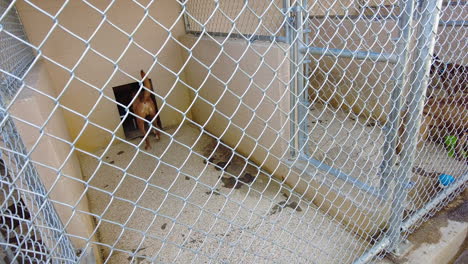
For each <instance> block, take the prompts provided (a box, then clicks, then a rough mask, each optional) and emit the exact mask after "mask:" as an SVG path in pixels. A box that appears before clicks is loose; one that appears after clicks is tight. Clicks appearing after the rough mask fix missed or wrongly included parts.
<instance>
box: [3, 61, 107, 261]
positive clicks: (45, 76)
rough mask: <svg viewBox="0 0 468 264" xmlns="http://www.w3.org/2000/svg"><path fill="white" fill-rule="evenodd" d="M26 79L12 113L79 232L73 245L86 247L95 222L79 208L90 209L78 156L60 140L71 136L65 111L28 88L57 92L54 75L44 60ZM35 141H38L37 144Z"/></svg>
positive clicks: (62, 212) (56, 201) (63, 214)
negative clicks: (41, 129) (82, 181)
mask: <svg viewBox="0 0 468 264" xmlns="http://www.w3.org/2000/svg"><path fill="white" fill-rule="evenodd" d="M25 83H26V85H27V87H25V88H24V89H23V90H22V91H21V92H20V94H19V95H18V97H17V98H16V100H15V101H14V103H13V104H12V108H11V110H10V113H11V115H12V116H13V117H14V122H15V125H16V127H17V129H18V132H19V134H20V136H21V138H22V139H23V143H24V144H25V147H26V148H27V149H28V151H31V160H32V161H33V162H34V165H35V167H36V169H37V171H38V173H39V176H40V178H41V180H42V183H43V184H44V185H45V187H46V189H47V190H48V191H49V192H50V198H51V200H52V201H53V205H54V207H55V209H56V210H57V213H58V215H59V217H60V219H61V220H62V223H64V224H67V223H68V225H67V226H66V230H67V232H68V233H69V234H70V235H72V236H77V237H73V238H72V242H73V244H74V246H75V247H76V248H84V247H85V246H86V244H87V240H88V239H90V240H95V238H94V236H93V232H94V222H93V219H92V217H91V216H90V215H88V214H84V213H81V212H78V210H79V211H83V212H88V211H89V209H88V200H87V197H86V195H83V193H84V191H85V186H84V184H82V183H81V182H80V181H81V180H82V175H81V168H80V164H79V162H78V159H77V157H76V156H75V155H74V154H73V153H71V152H72V149H71V147H70V145H69V144H66V143H63V142H62V141H61V140H65V141H70V140H71V139H70V136H69V134H68V130H67V127H66V125H65V122H64V115H63V111H62V110H61V109H60V108H58V109H54V107H55V103H54V101H53V100H51V99H50V98H48V97H46V96H44V95H41V94H40V93H38V92H36V91H33V90H32V89H30V88H28V87H32V88H34V89H36V90H37V91H40V92H42V93H44V94H46V95H49V96H52V97H55V96H56V94H55V91H54V89H53V82H52V80H51V76H50V75H49V73H48V71H47V70H46V67H45V64H44V63H43V62H42V61H39V62H38V63H37V64H36V65H35V66H34V68H33V69H32V71H31V72H30V73H29V74H28V76H27V78H26V80H25ZM49 117H50V119H49ZM46 122H47V123H46ZM31 124H32V125H31ZM35 126H36V127H35ZM38 127H43V128H44V129H43V131H44V132H43V133H41V131H40V129H39V128H38ZM57 138H59V139H60V140H59V139H57ZM35 144H37V145H36V146H35V148H34V145H35ZM62 166H63V167H62ZM60 203H61V204H60ZM63 204H66V205H67V206H65V205H63ZM73 207H75V209H73ZM78 237H79V238H78ZM94 247H96V246H94ZM96 248H97V247H96ZM95 254H96V259H98V260H100V258H99V251H98V250H95Z"/></svg>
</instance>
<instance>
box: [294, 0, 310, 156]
mask: <svg viewBox="0 0 468 264" xmlns="http://www.w3.org/2000/svg"><path fill="white" fill-rule="evenodd" d="M305 5H307V1H306V0H303V1H302V4H301V5H296V9H295V11H296V17H295V29H296V35H297V36H296V39H295V43H296V44H295V45H294V49H295V53H296V58H295V59H296V60H295V61H294V64H296V67H297V73H296V90H297V96H298V99H299V102H298V104H297V112H298V113H297V115H298V117H297V118H298V122H299V130H298V145H299V146H298V147H299V152H300V155H301V156H307V153H308V152H309V148H308V144H307V142H308V136H309V133H308V129H307V116H308V111H309V107H308V105H309V95H308V91H307V89H306V87H305V86H304V56H305V55H304V53H302V52H301V51H300V48H301V46H302V45H303V44H304V8H305Z"/></svg>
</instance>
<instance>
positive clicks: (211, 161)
mask: <svg viewBox="0 0 468 264" xmlns="http://www.w3.org/2000/svg"><path fill="white" fill-rule="evenodd" d="M213 161H214V157H212V158H211V159H209V160H206V159H204V160H203V164H206V163H208V162H209V163H213Z"/></svg>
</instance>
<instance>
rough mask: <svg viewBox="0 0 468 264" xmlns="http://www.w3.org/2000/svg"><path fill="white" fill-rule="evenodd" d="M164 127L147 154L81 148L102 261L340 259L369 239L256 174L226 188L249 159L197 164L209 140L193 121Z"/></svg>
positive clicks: (124, 148)
mask: <svg viewBox="0 0 468 264" xmlns="http://www.w3.org/2000/svg"><path fill="white" fill-rule="evenodd" d="M166 132H169V133H174V136H173V137H169V136H167V135H166V136H162V139H161V140H160V141H159V142H156V141H155V140H154V138H152V139H151V141H152V146H153V149H152V150H151V151H150V152H148V153H147V154H145V153H143V152H141V151H138V150H137V149H136V148H135V147H134V146H132V145H131V144H129V143H125V142H121V143H118V144H114V145H112V146H111V147H110V148H109V149H108V150H107V151H106V152H105V153H104V151H100V152H98V153H96V155H99V156H101V157H102V162H101V163H99V160H98V159H97V158H94V157H91V156H89V155H81V154H80V160H81V164H82V170H83V173H84V177H85V179H86V180H89V189H88V193H87V195H88V198H89V200H90V206H91V210H92V212H93V213H94V214H96V216H97V217H96V222H97V224H98V231H99V236H100V242H101V243H103V244H106V245H107V246H102V251H103V253H104V256H105V260H106V262H107V263H129V261H136V262H139V263H150V262H152V261H156V262H163V263H224V262H229V263H271V262H277V263H289V262H295V263H347V262H350V261H351V259H352V258H351V256H352V255H354V256H358V255H359V254H360V253H361V252H363V251H364V250H365V249H366V246H368V245H367V244H366V242H362V241H358V240H357V239H356V238H355V236H354V235H352V234H350V233H348V232H346V231H344V228H343V227H342V226H340V224H339V223H337V221H335V220H333V219H330V218H329V217H327V216H326V215H324V214H322V213H321V212H320V211H319V210H318V209H317V208H316V207H315V206H314V205H312V204H310V203H305V202H303V201H301V200H300V198H299V197H296V196H294V195H291V193H290V192H289V190H287V189H284V188H281V187H280V186H281V185H280V184H278V183H277V182H275V181H274V180H272V179H271V178H269V177H268V176H267V175H265V174H262V173H257V174H258V175H255V178H254V179H250V183H241V184H240V186H237V188H234V186H236V184H234V185H229V183H230V181H229V180H228V181H226V179H229V178H232V177H234V178H237V179H239V177H241V178H242V177H243V176H245V173H247V172H248V171H249V168H248V166H246V165H245V164H244V165H242V164H241V165H239V164H237V165H238V166H240V167H241V168H244V169H238V168H239V167H238V168H237V169H236V168H228V169H226V170H217V169H216V167H215V166H214V165H213V163H215V164H216V163H217V161H216V160H211V161H212V162H213V163H210V162H208V163H207V164H205V163H204V160H205V158H204V157H203V156H202V154H204V153H206V147H207V146H212V145H213V139H212V138H210V137H208V136H206V135H205V134H201V133H200V131H199V130H198V129H197V128H195V127H192V126H190V125H185V126H183V127H181V129H180V130H178V131H177V132H175V131H166ZM130 143H134V144H138V143H139V140H138V139H137V140H133V141H131V142H130ZM213 156H216V155H213ZM249 166H250V165H249ZM236 171H237V172H238V173H239V174H243V175H235V173H236ZM250 172H251V173H252V168H250ZM257 172H258V171H257ZM244 179H245V178H244ZM247 182H248V181H247Z"/></svg>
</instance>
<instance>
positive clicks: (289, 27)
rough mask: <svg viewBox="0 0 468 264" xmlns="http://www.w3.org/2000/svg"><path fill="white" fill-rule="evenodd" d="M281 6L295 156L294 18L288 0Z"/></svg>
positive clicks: (291, 149)
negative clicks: (284, 17) (287, 57)
mask: <svg viewBox="0 0 468 264" xmlns="http://www.w3.org/2000/svg"><path fill="white" fill-rule="evenodd" d="M283 8H284V10H285V12H286V16H287V18H286V19H287V21H286V29H285V30H286V41H287V43H288V44H289V57H290V60H289V75H290V76H289V78H290V80H291V82H290V83H289V104H290V106H289V108H290V113H289V124H290V126H289V127H290V131H289V133H290V134H289V140H290V141H289V150H290V155H291V157H295V156H296V150H297V136H296V126H297V118H296V78H295V77H294V76H295V73H296V70H297V67H296V64H295V61H296V56H297V54H296V49H295V48H294V45H297V44H296V42H295V41H294V39H295V38H296V31H295V30H294V29H295V27H294V20H293V18H292V17H291V13H292V12H291V6H290V2H289V0H283Z"/></svg>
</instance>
